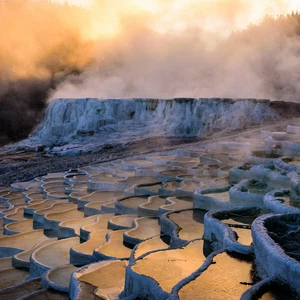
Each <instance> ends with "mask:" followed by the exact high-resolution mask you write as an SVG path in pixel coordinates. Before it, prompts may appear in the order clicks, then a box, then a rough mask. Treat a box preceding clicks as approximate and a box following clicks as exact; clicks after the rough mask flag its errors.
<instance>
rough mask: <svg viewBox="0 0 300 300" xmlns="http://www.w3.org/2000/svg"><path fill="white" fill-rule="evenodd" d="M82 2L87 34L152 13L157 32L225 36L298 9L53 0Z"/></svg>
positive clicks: (264, 3)
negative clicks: (187, 31) (87, 12)
mask: <svg viewBox="0 0 300 300" xmlns="http://www.w3.org/2000/svg"><path fill="white" fill-rule="evenodd" d="M56 1H58V2H65V1H68V2H69V3H72V4H75V5H82V6H85V7H87V8H88V9H89V10H90V14H91V24H90V26H89V27H88V29H87V32H86V36H87V37H88V38H92V39H96V38H97V37H98V36H111V35H115V34H118V33H119V31H120V27H121V24H120V23H121V22H122V20H123V19H124V18H125V16H126V17H127V18H128V17H129V18H130V16H131V17H132V18H134V16H135V15H138V14H142V13H146V14H148V15H152V20H153V26H152V28H155V29H156V30H157V31H159V32H166V31H169V30H181V29H186V28H188V27H193V28H202V29H204V30H207V31H213V32H218V31H222V32H223V34H225V35H228V34H230V33H231V32H232V31H233V30H236V29H244V28H246V27H247V26H248V25H249V24H256V23H258V22H260V21H261V20H262V19H263V18H264V16H265V15H266V14H270V15H278V14H286V13H290V12H292V11H293V10H295V11H296V10H300V1H299V0H184V1H183V0H109V1H108V0H101V1H100V0H56Z"/></svg>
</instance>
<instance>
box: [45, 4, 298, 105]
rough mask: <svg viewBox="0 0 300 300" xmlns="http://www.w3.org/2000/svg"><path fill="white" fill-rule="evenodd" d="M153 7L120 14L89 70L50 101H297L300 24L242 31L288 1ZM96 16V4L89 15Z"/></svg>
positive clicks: (284, 21) (269, 22) (268, 22)
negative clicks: (97, 99) (153, 10)
mask: <svg viewBox="0 0 300 300" xmlns="http://www.w3.org/2000/svg"><path fill="white" fill-rule="evenodd" d="M158 2H160V10H157V11H156V12H155V14H152V13H151V12H148V13H146V12H145V11H144V12H143V13H141V12H135V14H134V15H132V14H129V12H128V10H126V11H124V10H121V11H118V12H117V13H118V14H119V15H117V16H114V17H115V19H117V21H118V22H119V24H118V26H119V29H120V30H119V33H117V34H115V35H112V36H111V37H109V38H106V39H98V41H97V43H98V49H97V50H96V52H95V57H94V63H93V64H92V65H90V66H89V67H87V68H86V69H85V70H84V72H83V73H82V74H80V75H79V76H70V77H69V78H68V79H67V80H66V81H64V82H63V83H62V84H60V85H59V86H58V88H57V89H56V90H55V91H53V93H52V94H51V98H60V97H100V98H115V97H118V98H123V97H154V98H155V97H164V98H170V97H253V98H270V99H282V100H298V97H299V96H298V95H299V91H300V83H299V82H300V81H299V79H300V78H299V75H300V74H299V53H300V52H299V50H300V44H299V43H300V39H299V35H298V33H299V26H300V25H299V21H300V18H296V17H294V18H284V17H281V18H280V17H279V19H277V20H276V21H275V20H274V19H273V18H271V17H269V18H266V19H265V20H264V21H262V22H261V24H260V25H250V26H248V27H246V25H249V24H248V22H249V21H251V20H253V21H257V18H262V17H263V16H264V15H265V14H266V13H272V14H274V13H276V12H281V11H283V10H284V9H285V8H286V7H285V5H286V4H287V2H286V1H283V0H282V1H272V6H268V5H266V4H263V3H264V2H265V3H266V2H267V1H247V0H246V1H245V0H244V1H243V0H227V1H225V0H214V1H211V0H202V1H188V3H189V4H188V5H187V4H186V5H184V6H182V7H179V8H177V9H176V8H174V6H175V4H176V3H178V5H179V1H176V0H175V1H171V0H169V1H168V0H167V1H163V0H161V1H158ZM109 3H110V4H108V2H106V5H107V6H106V9H107V10H112V11H113V7H114V5H116V3H115V1H112V2H109ZM174 3H175V4H174ZM181 3H182V1H181ZM97 8H98V9H97ZM170 9H171V11H169V10H170ZM99 10H100V9H99V5H98V7H96V9H95V10H94V11H99ZM251 16H252V17H251ZM172 18H173V19H172ZM117 21H116V20H115V22H117ZM176 26H177V27H178V28H177V29H176V30H173V28H174V27H176ZM243 27H244V29H243Z"/></svg>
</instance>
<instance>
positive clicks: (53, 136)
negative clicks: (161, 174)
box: [31, 98, 279, 144]
mask: <svg viewBox="0 0 300 300" xmlns="http://www.w3.org/2000/svg"><path fill="white" fill-rule="evenodd" d="M245 116H247V118H245ZM277 118H279V115H278V113H277V112H276V111H275V110H274V109H273V108H271V107H270V101H269V100H254V99H243V100H240V99H235V100H233V99H216V98H213V99H205V98H202V99H187V98H180V99H159V100H158V99H122V100H113V99H110V100H100V99H57V100H54V101H53V102H51V103H50V105H49V107H48V108H47V110H46V115H45V119H44V121H43V122H42V124H41V125H40V126H39V127H38V128H37V130H36V131H35V132H34V133H33V134H32V137H31V140H32V141H33V140H35V141H36V142H37V141H39V142H41V143H45V144H47V143H48V144H50V143H54V144H59V143H67V142H73V141H74V139H76V138H79V139H80V138H83V137H85V136H93V135H97V134H101V133H105V134H106V135H109V134H110V135H114V134H116V132H117V133H118V134H117V135H121V136H123V135H125V136H131V135H135V134H137V133H139V134H140V135H142V136H143V135H144V136H157V135H159V136H175V135H176V136H198V137H202V136H205V135H207V134H212V133H213V132H215V131H222V130H224V129H226V130H235V129H240V128H243V127H245V126H247V125H249V124H260V123H263V122H266V121H270V120H274V119H277ZM36 142H35V143H36Z"/></svg>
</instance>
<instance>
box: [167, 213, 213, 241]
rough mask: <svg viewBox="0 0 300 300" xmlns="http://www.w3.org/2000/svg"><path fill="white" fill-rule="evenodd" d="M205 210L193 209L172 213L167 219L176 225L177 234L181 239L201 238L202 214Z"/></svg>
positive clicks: (202, 230)
mask: <svg viewBox="0 0 300 300" xmlns="http://www.w3.org/2000/svg"><path fill="white" fill-rule="evenodd" d="M206 212H207V211H206V210H201V209H193V210H187V211H182V212H178V213H176V212H175V213H172V214H170V215H169V219H170V220H172V221H173V222H174V223H175V224H176V225H177V226H178V227H179V232H178V236H179V238H180V239H182V240H186V241H187V240H193V239H199V238H202V236H203V233H204V224H203V222H204V215H205V214H206Z"/></svg>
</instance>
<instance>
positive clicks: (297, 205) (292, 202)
mask: <svg viewBox="0 0 300 300" xmlns="http://www.w3.org/2000/svg"><path fill="white" fill-rule="evenodd" d="M276 199H277V200H279V201H280V202H282V203H283V204H285V205H288V206H292V207H295V208H300V201H296V200H294V199H292V198H290V197H289V196H283V197H279V198H276Z"/></svg>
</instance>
